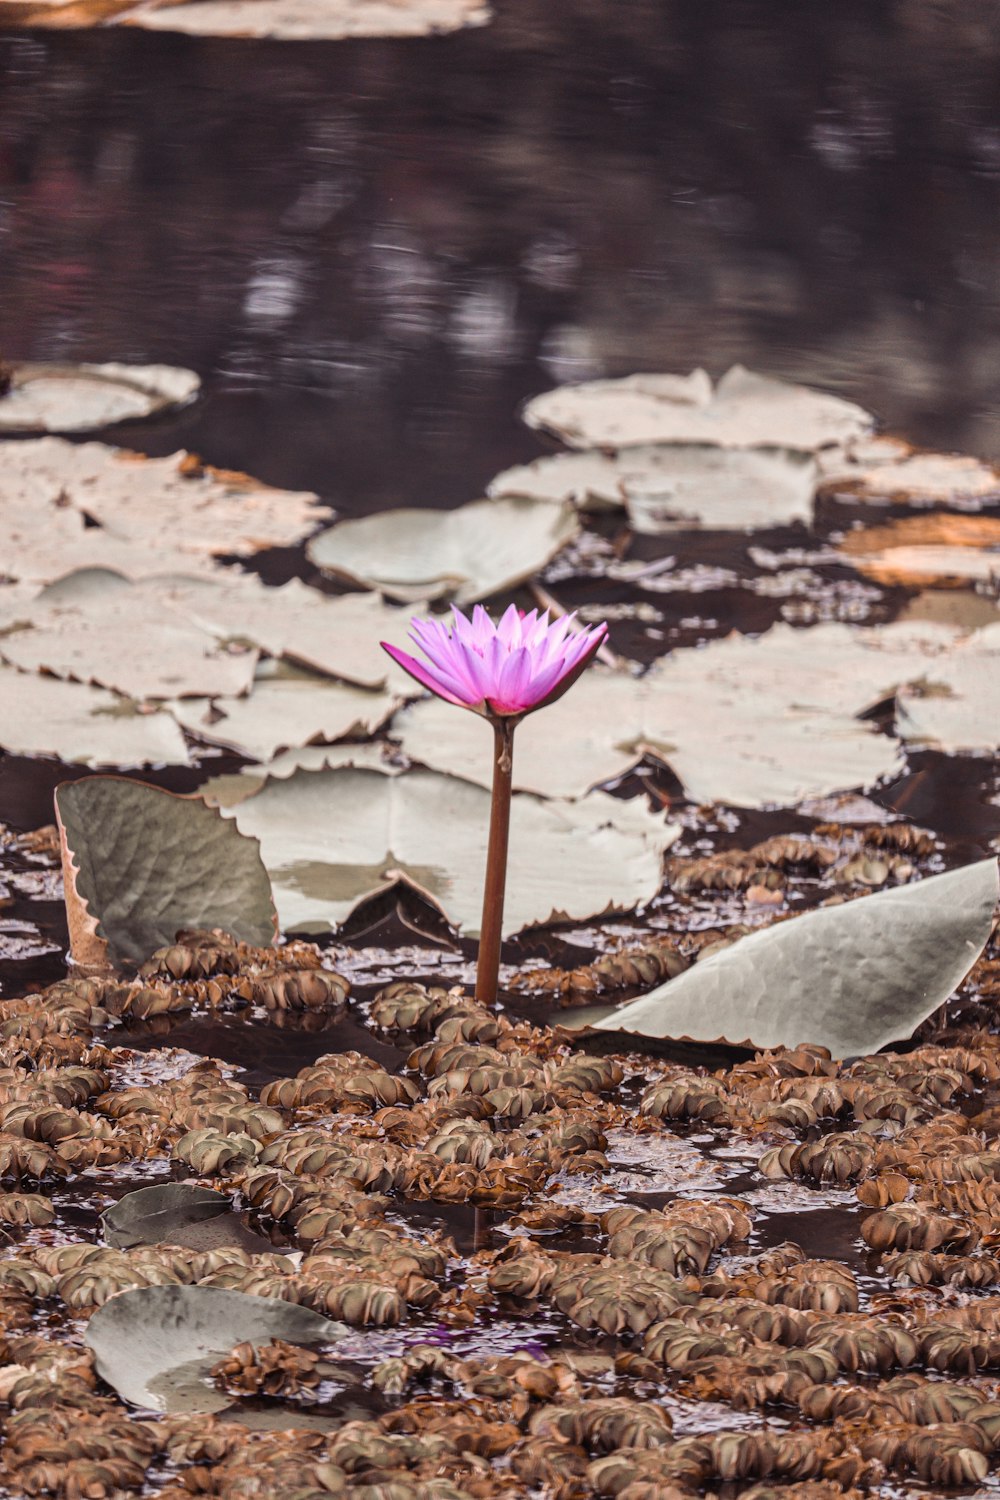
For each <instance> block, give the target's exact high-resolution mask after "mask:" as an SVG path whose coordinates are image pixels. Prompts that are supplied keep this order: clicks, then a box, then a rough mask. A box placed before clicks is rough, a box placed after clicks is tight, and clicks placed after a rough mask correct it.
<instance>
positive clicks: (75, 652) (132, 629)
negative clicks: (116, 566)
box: [0, 569, 257, 699]
mask: <svg viewBox="0 0 1000 1500" xmlns="http://www.w3.org/2000/svg"><path fill="white" fill-rule="evenodd" d="M73 585H75V587H73ZM16 615H17V621H16V623H15V624H14V625H12V626H10V627H8V629H7V630H6V632H4V633H2V634H0V657H2V658H3V659H4V661H7V662H9V663H10V665H11V666H15V667H20V668H21V669H22V671H41V672H47V673H49V674H50V675H52V676H54V677H67V678H73V679H75V680H76V681H77V682H91V683H97V684H99V685H100V686H102V687H107V688H113V689H114V690H115V691H116V692H119V693H121V694H123V695H124V696H125V697H131V698H135V699H146V698H172V697H178V696H180V695H189V694H199V693H201V694H213V695H215V694H224V695H226V696H230V697H235V696H237V695H238V694H241V693H246V692H248V691H249V689H250V686H251V683H252V682H253V676H254V668H255V666H256V663H257V652H256V651H255V650H253V649H251V648H249V647H246V646H241V647H223V646H222V645H220V643H219V642H218V640H217V639H216V637H215V636H213V635H211V634H210V633H209V632H208V631H206V630H203V629H200V628H199V627H198V625H196V624H192V623H191V622H190V621H189V620H186V619H184V618H183V617H182V616H181V615H180V614H179V613H178V612H177V611H175V610H171V609H169V608H167V607H165V606H164V605H163V604H162V603H161V602H160V601H159V600H158V599H156V598H155V597H151V596H150V595H148V594H143V593H142V592H141V590H139V589H137V588H133V587H132V586H130V585H129V583H128V582H127V580H126V579H124V578H122V576H121V575H120V574H118V573H114V572H111V571H109V570H107V569H91V570H85V571H84V572H83V573H78V574H74V575H72V576H71V578H69V579H66V580H63V581H62V582H61V583H59V584H56V585H53V586H52V587H50V588H46V589H42V591H41V592H40V593H39V595H38V596H37V598H36V599H35V600H33V601H32V603H31V604H30V605H27V606H21V607H20V608H19V609H18V610H17V611H16ZM0 629H2V627H0Z"/></svg>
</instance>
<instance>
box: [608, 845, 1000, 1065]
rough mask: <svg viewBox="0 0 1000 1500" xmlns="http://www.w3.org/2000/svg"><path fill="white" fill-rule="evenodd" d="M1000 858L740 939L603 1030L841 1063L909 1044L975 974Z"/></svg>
mask: <svg viewBox="0 0 1000 1500" xmlns="http://www.w3.org/2000/svg"><path fill="white" fill-rule="evenodd" d="M998 895H1000V879H998V872H997V861H996V859H986V860H982V861H980V862H979V863H978V864H972V865H966V866H965V867H964V868H963V869H960V870H952V871H950V872H949V873H948V874H946V875H935V876H931V877H930V878H929V879H927V880H922V881H919V882H917V883H915V884H913V885H908V886H903V887H901V888H899V889H896V890H885V891H879V892H877V893H876V894H875V895H872V896H864V897H861V898H859V899H858V900H856V901H851V902H846V903H844V904H843V905H839V906H828V907H821V908H820V909H819V910H817V911H812V912H807V913H805V914H804V915H803V916H800V917H795V918H794V919H793V920H792V921H790V922H781V923H778V924H777V925H776V926H774V927H769V928H766V929H765V930H764V931H761V932H755V933H752V934H751V935H750V936H749V937H745V938H741V939H740V940H739V942H737V943H734V944H733V945H731V946H730V947H728V948H725V949H723V950H722V951H721V952H718V953H715V954H712V955H711V956H710V957H708V958H706V959H703V960H702V962H701V963H697V964H694V965H693V966H692V967H691V968H690V969H687V970H686V971H685V972H684V973H683V974H679V975H678V976H677V978H676V979H671V980H669V981H668V982H667V983H666V984H663V985H659V986H658V987H657V988H656V989H654V990H651V991H650V993H649V994H648V995H644V996H643V997H642V998H641V999H639V1000H633V1001H631V1002H630V1003H629V1004H627V1005H624V1006H622V1007H621V1008H620V1009H619V1010H617V1011H615V1012H614V1013H613V1014H612V1015H610V1016H608V1017H606V1018H605V1019H604V1020H602V1021H599V1022H598V1023H597V1029H598V1030H601V1031H623V1032H637V1033H639V1034H640V1035H642V1036H651V1037H674V1038H678V1039H680V1038H688V1039H690V1040H692V1041H704V1042H708V1041H716V1040H718V1039H720V1038H726V1039H727V1040H729V1041H731V1042H737V1043H746V1044H747V1045H751V1046H754V1047H761V1048H764V1047H768V1048H770V1047H794V1046H797V1045H798V1044H799V1043H800V1042H814V1043H818V1044H819V1045H821V1046H824V1047H828V1048H829V1049H830V1052H831V1053H832V1055H833V1056H834V1057H847V1056H852V1055H854V1054H867V1053H871V1052H877V1051H878V1049H879V1048H880V1047H885V1046H887V1045H888V1044H889V1043H890V1042H896V1041H901V1040H903V1039H904V1038H907V1037H909V1036H911V1035H912V1033H913V1032H914V1031H915V1029H916V1028H917V1027H918V1026H919V1025H920V1023H921V1022H922V1021H925V1020H926V1019H927V1017H928V1016H929V1015H931V1013H932V1012H933V1011H935V1010H936V1009H937V1008H938V1006H939V1005H942V1004H943V1003H944V1001H945V1000H947V999H948V997H949V995H951V994H952V993H953V992H954V990H955V989H956V987H957V986H958V985H959V984H960V983H961V981H962V979H963V978H964V977H965V975H966V974H967V973H968V972H969V970H970V969H971V968H972V965H973V964H974V963H975V961H976V959H977V958H978V957H979V955H980V954H981V952H982V951H983V948H984V947H985V945H986V943H987V942H988V940H989V937H990V933H991V932H992V930H993V923H994V918H995V912H996V904H997V897H998Z"/></svg>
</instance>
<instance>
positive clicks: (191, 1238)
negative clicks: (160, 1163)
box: [101, 1182, 282, 1255]
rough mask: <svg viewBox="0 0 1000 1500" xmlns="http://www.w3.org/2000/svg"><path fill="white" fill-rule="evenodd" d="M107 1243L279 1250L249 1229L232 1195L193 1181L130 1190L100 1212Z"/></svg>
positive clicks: (123, 1246) (252, 1251)
mask: <svg viewBox="0 0 1000 1500" xmlns="http://www.w3.org/2000/svg"><path fill="white" fill-rule="evenodd" d="M101 1228H102V1229H103V1231H104V1238H105V1240H106V1242H107V1243H108V1244H109V1245H111V1246H112V1247H113V1248H114V1249H116V1250H129V1249H132V1248H133V1247H134V1246H136V1245H186V1246H188V1248H189V1249H191V1250H198V1251H202V1250H218V1249H220V1248H221V1247H222V1246H224V1245H235V1246H236V1247H237V1248H239V1249H241V1250H246V1251H248V1252H249V1253H250V1254H251V1255H260V1254H262V1253H267V1254H270V1253H272V1252H275V1253H277V1254H281V1253H282V1252H281V1251H280V1250H276V1247H275V1246H274V1245H272V1244H271V1242H270V1240H266V1239H264V1237H263V1235H260V1234H254V1232H253V1231H252V1230H250V1229H247V1227H246V1225H245V1224H244V1223H243V1221H242V1219H241V1218H240V1217H239V1215H238V1214H236V1213H234V1211H233V1204H232V1200H231V1199H230V1198H227V1197H226V1195H225V1194H224V1193H216V1192H213V1191H212V1189H211V1188H203V1187H197V1186H196V1185H195V1184H194V1183H190V1182H166V1183H158V1184H157V1185H156V1186H154V1187H144V1188H137V1189H136V1191H135V1192H133V1193H126V1194H125V1195H124V1197H122V1198H119V1199H118V1202H117V1203H114V1204H112V1206H111V1207H110V1208H109V1209H106V1210H105V1212H104V1213H103V1214H102V1215H101Z"/></svg>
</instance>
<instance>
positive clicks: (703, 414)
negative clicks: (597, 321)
mask: <svg viewBox="0 0 1000 1500" xmlns="http://www.w3.org/2000/svg"><path fill="white" fill-rule="evenodd" d="M524 420H525V421H526V422H527V423H528V425H529V427H544V428H547V429H548V430H549V431H550V432H554V433H556V434H557V435H558V436H559V437H561V438H562V439H563V440H564V441H565V442H567V443H568V444H569V445H570V447H573V448H625V447H633V446H635V445H636V444H643V443H708V444H712V445H714V446H718V447H723V448H759V447H764V448H789V449H793V450H795V451H800V452H806V453H810V452H814V451H815V450H816V449H819V448H824V447H827V446H829V445H831V444H844V443H847V442H849V441H850V440H851V439H852V438H856V437H859V436H861V435H862V434H863V433H866V432H868V431H869V430H870V428H871V426H872V417H871V416H870V414H869V413H868V412H866V411H863V410H862V408H861V407H860V406H855V405H854V404H853V403H852V402H850V401H844V400H842V399H841V398H840V397H839V396H831V395H828V394H826V393H825V392H823V391H814V390H811V389H810V388H809V387H808V386H803V385H789V384H787V383H786V382H785V381H782V380H773V379H771V378H770V377H768V376H766V375H757V374H754V373H753V371H751V370H745V369H744V368H743V366H742V365H734V366H733V368H732V369H731V370H729V371H728V372H727V373H726V374H725V375H723V377H722V379H721V380H720V381H719V383H718V385H717V386H716V387H715V390H714V391H713V390H712V386H711V382H710V381H709V379H708V376H707V375H706V374H705V372H704V371H703V370H696V371H695V372H694V373H693V374H692V375H690V376H687V377H679V376H676V375H629V376H626V377H625V379H623V380H594V381H588V382H587V383H585V384H583V385H576V386H561V387H559V388H558V389H557V390H554V391H547V392H546V393H545V394H544V395H542V396H536V397H535V398H534V400H532V401H529V402H528V404H527V406H526V407H525V409H524Z"/></svg>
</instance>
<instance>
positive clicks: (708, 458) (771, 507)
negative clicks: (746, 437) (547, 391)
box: [489, 443, 818, 534]
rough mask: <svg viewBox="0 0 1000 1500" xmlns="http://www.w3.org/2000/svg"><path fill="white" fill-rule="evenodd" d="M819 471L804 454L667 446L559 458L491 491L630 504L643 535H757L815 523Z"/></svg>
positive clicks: (502, 479)
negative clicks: (726, 532)
mask: <svg viewBox="0 0 1000 1500" xmlns="http://www.w3.org/2000/svg"><path fill="white" fill-rule="evenodd" d="M817 472H818V471H817V468H816V464H815V462H814V461H813V459H812V457H811V456H809V455H807V454H803V453H792V452H782V451H780V450H773V449H772V450H768V449H752V450H745V449H739V448H735V449H723V448H718V447H711V446H708V445H704V444H702V445H690V444H683V443H679V444H668V443H664V444H661V445H659V446H652V447H650V446H645V447H637V448H623V449H621V450H620V452H618V453H615V454H613V455H612V454H605V453H600V452H591V453H557V454H554V455H553V456H552V457H550V458H541V459H537V460H536V461H535V463H533V464H526V465H523V466H522V467H521V468H519V469H508V470H507V471H506V473H504V474H499V475H498V476H497V478H496V479H494V480H493V482H492V483H491V485H490V487H489V493H490V494H491V495H494V496H504V495H530V496H534V497H535V498H536V499H546V500H550V501H551V500H563V501H567V502H574V503H576V504H578V505H581V506H583V507H585V508H594V509H606V508H608V507H611V506H619V507H621V506H623V507H624V508H625V509H626V510H627V511H628V516H629V520H630V522H631V524H632V529H633V530H634V531H637V532H643V533H653V534H655V533H661V532H670V531H680V530H685V529H689V528H692V527H702V528H705V529H709V530H734V531H750V530H753V529H756V528H760V527H770V526H786V525H789V524H791V523H792V522H795V521H800V522H802V523H804V524H805V525H808V524H809V523H810V522H811V521H812V515H813V494H814V492H815V488H816V478H817Z"/></svg>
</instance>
